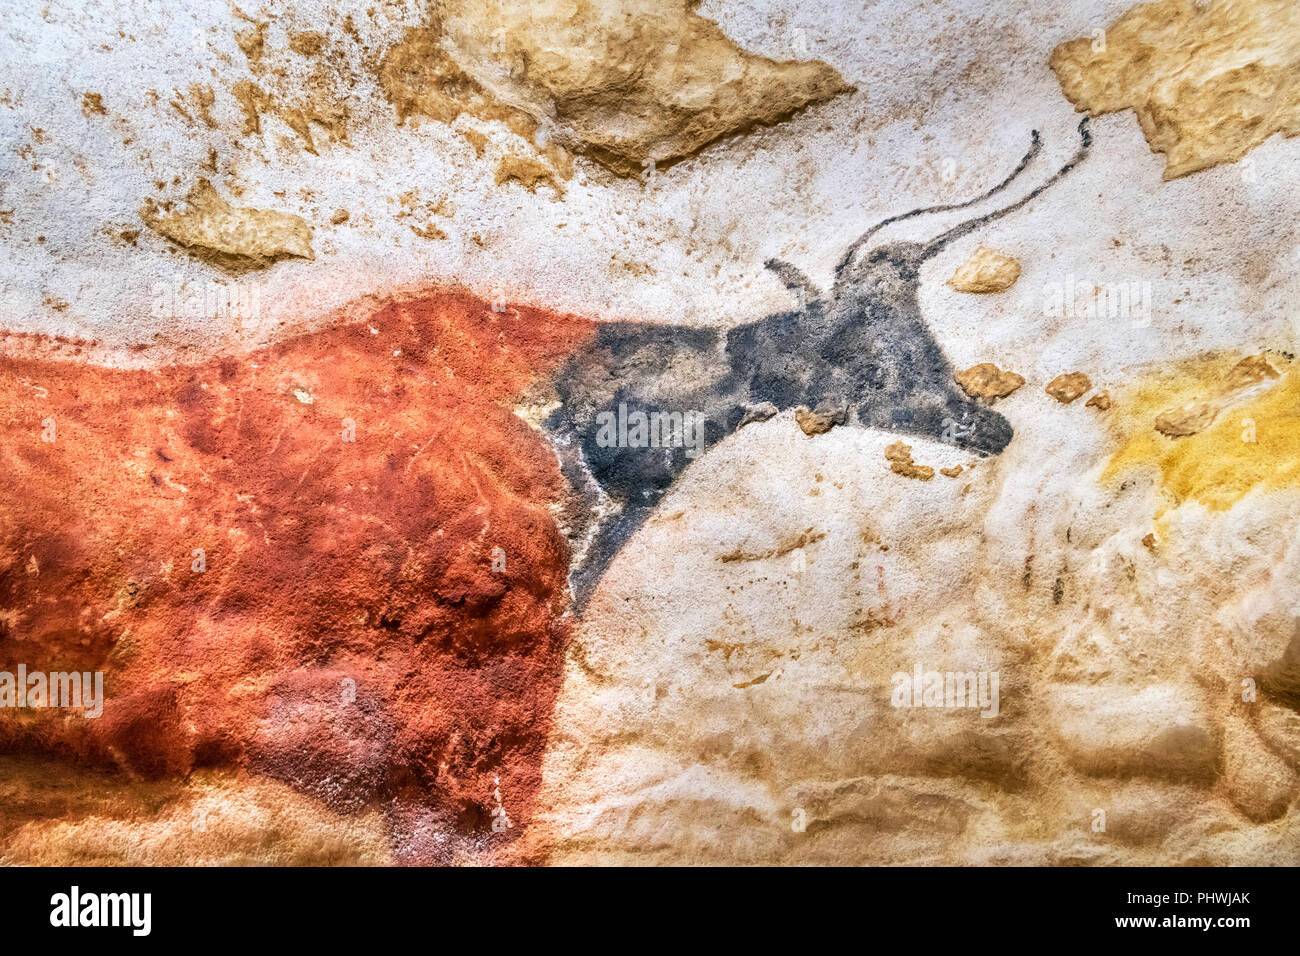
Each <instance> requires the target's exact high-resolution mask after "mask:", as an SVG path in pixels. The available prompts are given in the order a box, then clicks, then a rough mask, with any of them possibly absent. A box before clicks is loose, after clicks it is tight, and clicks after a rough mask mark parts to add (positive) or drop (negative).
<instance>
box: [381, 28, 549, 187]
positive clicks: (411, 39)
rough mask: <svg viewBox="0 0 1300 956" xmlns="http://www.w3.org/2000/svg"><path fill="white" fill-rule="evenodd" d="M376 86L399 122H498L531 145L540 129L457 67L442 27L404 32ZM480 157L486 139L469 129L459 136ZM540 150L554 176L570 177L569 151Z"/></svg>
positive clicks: (387, 57)
mask: <svg viewBox="0 0 1300 956" xmlns="http://www.w3.org/2000/svg"><path fill="white" fill-rule="evenodd" d="M376 75H377V77H378V79H379V85H380V87H381V88H382V89H383V91H384V95H385V96H386V97H387V98H388V101H389V102H390V103H392V105H393V108H394V109H395V110H396V111H397V121H398V123H405V122H407V120H412V119H414V118H417V117H421V116H425V117H428V118H430V119H433V120H436V121H437V122H440V123H448V124H450V123H452V122H454V121H455V120H456V118H457V117H458V116H460V115H461V114H462V113H466V114H468V115H470V116H473V117H475V118H477V119H480V120H484V121H496V122H499V123H502V124H503V125H504V126H505V127H506V128H507V129H509V130H510V131H511V132H513V133H515V134H516V135H517V136H520V137H522V138H523V139H525V140H527V141H528V142H530V143H533V142H534V141H535V138H536V136H537V131H538V129H539V128H540V125H539V123H538V121H537V120H536V119H535V118H534V117H533V116H531V115H530V114H529V113H527V112H525V111H524V110H521V109H517V108H515V107H513V106H509V105H506V104H505V103H503V102H501V101H500V100H499V99H498V98H497V97H496V96H495V95H493V94H492V93H491V92H490V91H489V90H488V89H487V88H486V87H485V86H484V85H482V84H480V83H479V81H478V80H476V79H475V78H474V77H472V76H471V75H470V74H468V73H466V72H465V71H464V70H462V69H461V68H460V66H459V65H458V64H457V63H456V61H455V60H453V59H452V58H451V56H450V55H449V54H448V52H447V50H446V49H445V47H444V43H443V39H442V33H441V30H440V28H437V27H434V28H426V27H418V28H411V29H409V30H407V31H406V34H405V36H404V37H403V39H402V41H401V42H400V43H398V44H396V45H394V46H393V47H391V48H390V49H389V50H388V51H387V52H385V53H384V55H383V57H382V59H381V60H380V62H379V67H378V70H377V72H376ZM463 135H464V136H465V138H466V139H467V140H468V141H469V143H470V145H472V146H474V149H475V152H476V153H478V154H479V155H480V156H481V155H482V146H483V144H484V143H486V141H487V139H486V137H485V136H483V134H481V133H475V132H474V131H473V130H467V131H465V133H464V134H463ZM538 148H539V152H540V153H541V155H542V156H544V157H545V158H546V160H547V162H548V163H550V165H551V167H552V169H551V170H550V171H551V172H552V173H553V175H554V176H557V177H559V178H561V179H568V178H569V177H571V176H572V175H573V160H572V157H571V156H570V155H569V153H568V151H567V150H565V149H563V148H561V147H559V146H557V145H556V144H555V143H550V142H548V143H546V144H544V145H542V146H540V147H538Z"/></svg>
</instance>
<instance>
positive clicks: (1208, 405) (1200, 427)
mask: <svg viewBox="0 0 1300 956" xmlns="http://www.w3.org/2000/svg"><path fill="white" fill-rule="evenodd" d="M1218 414H1219V409H1218V406H1217V405H1215V404H1214V403H1212V402H1191V403H1189V404H1187V405H1184V406H1182V407H1181V408H1174V409H1170V410H1169V411H1167V412H1161V413H1160V414H1159V415H1157V416H1156V420H1155V429H1156V431H1158V432H1159V433H1160V434H1162V435H1167V436H1168V437H1170V438H1183V437H1185V436H1187V435H1195V434H1196V433H1197V432H1202V431H1205V429H1207V428H1209V427H1210V424H1211V423H1212V422H1213V421H1214V419H1215V418H1216V417H1218Z"/></svg>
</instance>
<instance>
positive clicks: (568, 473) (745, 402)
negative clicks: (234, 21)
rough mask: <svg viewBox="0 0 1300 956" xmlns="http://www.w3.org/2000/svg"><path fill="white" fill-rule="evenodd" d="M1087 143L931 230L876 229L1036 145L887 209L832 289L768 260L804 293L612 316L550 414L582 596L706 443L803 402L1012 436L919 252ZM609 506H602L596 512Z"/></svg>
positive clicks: (979, 448) (1035, 148)
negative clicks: (648, 319) (891, 238)
mask: <svg viewBox="0 0 1300 956" xmlns="http://www.w3.org/2000/svg"><path fill="white" fill-rule="evenodd" d="M1079 133H1080V138H1081V143H1080V145H1079V148H1078V150H1077V151H1076V152H1075V154H1074V156H1073V157H1072V158H1071V159H1070V161H1069V162H1067V163H1066V164H1065V165H1064V166H1062V167H1061V168H1060V169H1059V170H1057V171H1056V172H1055V173H1054V174H1053V175H1052V176H1051V177H1050V178H1048V179H1047V180H1046V181H1045V182H1043V183H1042V184H1041V185H1040V186H1038V187H1037V188H1036V189H1034V190H1033V191H1032V192H1030V193H1028V194H1027V195H1025V196H1024V197H1022V198H1021V199H1019V200H1017V201H1016V202H1014V203H1012V204H1011V205H1009V206H1006V207H1003V208H1001V209H998V210H995V211H993V212H990V213H987V214H985V215H983V216H979V217H977V218H974V219H971V220H969V221H967V222H964V223H962V224H961V225H958V226H955V227H953V228H952V229H949V230H948V231H947V232H944V233H942V234H940V235H939V236H937V237H936V238H934V239H932V240H930V241H929V242H886V243H882V244H879V245H876V246H874V247H870V248H868V242H869V240H870V239H871V238H872V237H873V236H874V235H875V234H876V233H877V232H878V231H879V230H881V229H882V228H884V227H885V226H888V225H890V224H891V223H895V222H900V221H902V220H905V219H910V218H912V217H914V216H920V215H923V214H927V213H941V212H948V211H952V210H957V209H964V208H966V207H969V206H973V205H975V204H977V203H979V202H982V201H984V200H986V199H989V198H991V197H992V196H994V195H996V194H998V193H1000V192H1001V191H1002V190H1004V189H1006V188H1007V187H1008V186H1009V185H1010V184H1011V183H1012V182H1013V181H1014V180H1015V179H1016V178H1017V177H1018V176H1019V175H1020V174H1021V173H1022V172H1024V170H1025V169H1026V168H1027V167H1028V166H1029V164H1030V163H1031V162H1032V161H1033V159H1034V158H1035V157H1036V156H1037V155H1038V153H1039V150H1040V141H1039V136H1038V132H1037V131H1034V133H1033V137H1032V142H1031V145H1030V148H1029V151H1028V152H1027V153H1026V154H1025V156H1024V158H1023V159H1022V160H1021V161H1020V165H1019V166H1017V167H1016V168H1015V170H1013V171H1012V172H1011V174H1010V175H1009V176H1007V178H1006V179H1004V180H1003V181H1002V182H1001V183H999V184H998V185H996V186H994V187H993V188H992V189H990V190H989V191H988V192H986V193H984V194H983V195H981V196H978V197H976V198H975V199H972V200H969V201H968V202H964V203H955V204H952V205H946V206H930V207H926V208H924V209H914V210H912V211H911V212H906V213H903V214H901V215H897V216H892V217H890V218H888V219H886V220H884V221H883V222H881V223H879V224H877V225H876V226H874V227H872V228H871V229H869V230H868V231H867V232H866V233H864V234H863V235H862V236H861V237H859V238H858V239H857V240H856V241H855V242H854V243H853V244H852V245H851V246H850V247H849V248H848V250H847V251H846V252H845V254H844V256H843V258H842V259H841V260H840V262H839V264H838V266H837V267H836V270H835V282H834V286H833V288H832V291H831V292H830V294H829V295H825V294H823V293H822V292H821V291H820V290H818V289H817V288H816V287H815V286H814V285H813V283H812V282H810V281H809V280H808V278H807V277H806V276H805V275H804V274H803V273H802V272H800V271H799V270H798V269H796V268H795V267H794V266H791V265H789V264H788V263H784V262H780V261H777V260H769V261H768V262H767V267H768V268H769V269H771V270H772V271H773V272H775V273H776V275H777V276H778V277H779V278H780V279H781V280H782V281H783V282H784V283H785V285H786V286H787V287H788V288H789V289H790V290H791V291H792V292H794V293H795V294H796V296H797V298H798V307H797V308H796V309H794V310H793V311H790V312H781V313H778V314H776V315H770V316H768V317H766V318H763V319H760V320H758V321H756V322H751V323H748V324H746V325H741V326H738V327H736V328H733V329H731V330H730V331H728V332H726V333H725V335H724V334H722V333H720V332H719V331H716V330H714V329H708V328H694V327H690V326H679V325H663V324H649V323H639V322H608V323H602V324H601V325H600V327H599V330H598V333H597V336H596V339H595V342H594V343H593V344H592V345H591V346H589V347H588V348H586V349H585V350H584V351H583V352H582V354H580V355H575V356H574V357H573V358H572V359H570V360H569V362H568V363H567V364H566V365H565V367H564V368H562V369H561V370H560V372H559V373H558V375H557V378H556V381H555V388H556V392H557V397H558V398H559V401H560V406H559V408H557V409H556V410H555V411H554V412H553V413H552V414H551V415H550V416H549V417H548V418H547V420H546V421H545V423H544V427H545V428H546V430H547V431H548V432H549V433H550V435H551V437H552V440H553V441H554V442H555V445H556V448H557V449H558V453H559V456H560V462H561V466H562V469H563V471H564V475H565V477H566V479H567V480H568V482H569V484H570V486H571V487H572V488H573V490H574V493H575V495H576V497H577V501H575V502H573V503H572V504H573V505H575V507H571V508H570V509H569V511H570V515H571V517H575V516H576V517H575V520H571V521H570V524H571V526H572V529H571V530H572V533H573V536H574V538H575V542H574V544H575V562H574V568H573V570H572V571H571V573H570V578H569V580H570V586H571V588H572V591H573V597H574V602H575V604H576V606H577V608H578V609H579V610H581V609H582V607H583V606H584V605H585V603H586V601H587V599H588V598H589V597H590V595H591V593H592V591H593V590H594V589H595V586H596V584H597V582H598V581H599V580H600V577H601V575H602V574H603V573H604V571H605V569H606V568H607V567H608V566H609V563H610V562H611V561H612V560H613V558H614V556H615V555H616V554H617V553H618V550H619V548H621V547H622V545H623V544H624V542H626V541H627V539H628V538H629V537H631V535H632V534H633V533H634V532H635V531H636V530H637V529H638V528H639V527H640V526H641V525H642V524H643V523H644V522H645V520H646V519H647V518H648V517H649V515H650V513H651V512H652V511H653V509H654V508H655V506H656V505H657V504H658V503H659V501H660V499H662V498H663V496H664V494H665V493H666V492H667V491H668V488H669V487H670V486H671V485H672V483H673V482H674V481H675V480H676V479H677V477H678V476H679V475H680V474H681V473H682V472H683V471H684V470H685V469H686V467H687V466H688V465H689V464H690V463H691V462H692V461H693V460H695V458H696V457H697V456H698V455H699V454H700V453H701V452H703V451H704V450H705V449H707V448H709V447H710V446H712V445H714V444H716V443H717V442H719V441H721V440H722V439H724V438H726V437H727V436H728V435H730V434H731V433H732V432H734V431H736V429H737V428H739V427H740V426H741V425H744V424H745V423H747V422H749V421H754V420H757V419H762V418H765V417H770V416H771V415H774V414H776V413H777V412H779V411H782V410H786V409H791V408H797V407H799V406H804V407H806V408H809V409H813V410H815V411H816V412H817V413H818V414H821V415H825V416H828V417H829V418H830V420H831V421H833V422H836V423H848V424H852V423H856V424H859V425H863V426H867V427H871V428H882V429H889V430H893V431H900V432H904V433H907V434H914V435H921V436H925V437H928V438H936V439H939V440H941V441H945V442H948V443H950V444H954V445H956V446H958V447H961V448H965V449H968V450H970V451H973V452H975V453H977V454H980V455H995V454H997V453H999V452H1000V451H1002V449H1003V448H1005V447H1006V446H1007V443H1008V442H1010V441H1011V436H1012V430H1011V425H1010V423H1009V422H1007V420H1006V419H1005V418H1003V417H1002V416H1001V415H999V414H998V413H997V412H995V411H993V410H992V409H990V408H988V407H987V406H985V405H983V404H981V403H980V402H978V401H976V400H974V399H972V398H971V397H969V396H968V395H966V394H965V393H964V392H963V391H962V390H961V389H960V388H959V387H958V385H957V384H956V382H955V380H954V378H953V368H952V365H951V364H950V363H949V361H948V359H947V357H946V356H945V355H944V353H943V350H942V349H941V348H940V347H939V344H938V343H937V342H936V341H935V340H934V336H932V335H931V334H930V330H929V328H928V327H927V326H926V323H925V320H924V319H923V317H922V316H921V309H920V304H919V300H918V290H919V286H920V271H921V266H922V265H923V264H924V263H925V262H927V261H928V260H929V259H931V258H933V257H934V256H935V254H937V253H938V252H939V251H940V250H941V249H943V248H944V247H945V246H947V245H948V244H950V243H952V242H953V241H955V240H956V239H959V238H961V237H962V236H965V235H967V234H968V233H970V232H973V231H975V230H976V229H979V228H980V227H982V226H985V225H987V224H988V223H990V222H993V221H994V220H996V219H999V218H1001V217H1003V216H1006V215H1008V214H1010V213H1012V212H1014V211H1016V210H1018V209H1020V208H1021V207H1023V206H1025V205H1026V204H1027V203H1029V202H1030V201H1032V200H1033V199H1034V198H1035V197H1037V196H1038V195H1040V194H1041V193H1042V192H1044V191H1045V190H1046V189H1048V188H1049V187H1050V186H1052V185H1053V184H1054V183H1055V182H1057V181H1058V180H1060V179H1061V178H1062V177H1063V176H1065V175H1066V174H1067V173H1068V172H1069V171H1070V170H1071V169H1073V168H1074V167H1075V166H1076V165H1078V164H1079V163H1080V162H1081V161H1082V160H1083V158H1084V157H1085V156H1086V155H1087V152H1088V149H1089V147H1090V146H1091V136H1090V134H1089V132H1088V121H1087V120H1086V119H1085V120H1083V122H1081V123H1080V124H1079ZM597 516H604V517H599V518H598V517H597Z"/></svg>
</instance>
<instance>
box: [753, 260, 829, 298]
mask: <svg viewBox="0 0 1300 956" xmlns="http://www.w3.org/2000/svg"><path fill="white" fill-rule="evenodd" d="M763 265H764V267H766V268H768V269H771V270H772V271H773V272H775V273H776V276H777V278H778V279H780V280H781V282H782V283H784V284H785V287H786V288H787V289H789V290H790V291H791V292H793V293H794V294H795V295H797V296H798V297H799V308H800V309H804V308H807V307H808V306H809V305H811V304H812V303H814V302H817V301H819V300H820V299H821V297H822V292H821V289H819V288H817V286H815V285H813V282H812V280H811V279H809V278H808V276H806V275H804V273H803V270H802V269H800V268H798V267H797V266H792V265H790V263H788V262H785V261H783V260H781V259H768V260H767V261H766V262H765V263H763Z"/></svg>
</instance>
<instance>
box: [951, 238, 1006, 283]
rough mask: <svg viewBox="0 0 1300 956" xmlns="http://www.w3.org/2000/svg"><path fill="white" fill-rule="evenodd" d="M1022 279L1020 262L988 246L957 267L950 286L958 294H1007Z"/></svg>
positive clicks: (972, 254)
mask: <svg viewBox="0 0 1300 956" xmlns="http://www.w3.org/2000/svg"><path fill="white" fill-rule="evenodd" d="M1019 278H1020V262H1019V261H1018V260H1017V259H1015V258H1014V257H1013V256H1009V255H1007V254H1006V253H1005V252H999V251H998V250H996V249H990V248H989V247H988V246H980V247H979V248H978V249H976V250H975V251H974V252H973V253H971V257H970V258H969V259H967V260H966V261H965V262H963V263H962V264H961V265H960V266H958V267H957V271H956V272H954V273H953V274H952V278H951V279H949V280H948V285H950V286H952V288H953V289H955V290H956V291H958V292H971V293H981V294H982V293H989V292H1005V291H1006V290H1007V289H1010V288H1011V287H1012V286H1013V285H1015V284H1016V280H1017V279H1019Z"/></svg>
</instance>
